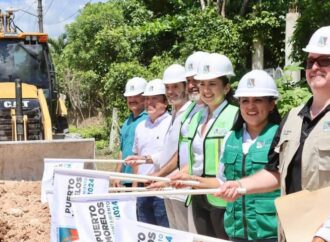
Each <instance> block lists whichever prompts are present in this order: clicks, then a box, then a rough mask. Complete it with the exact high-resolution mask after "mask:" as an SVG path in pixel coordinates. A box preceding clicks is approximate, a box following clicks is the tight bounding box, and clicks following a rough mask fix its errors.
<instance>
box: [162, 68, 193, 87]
mask: <svg viewBox="0 0 330 242" xmlns="http://www.w3.org/2000/svg"><path fill="white" fill-rule="evenodd" d="M186 81H187V79H186V76H185V69H184V67H183V66H182V65H179V64H173V65H170V66H169V67H167V68H166V69H165V71H164V75H163V83H164V84H172V83H179V82H186Z"/></svg>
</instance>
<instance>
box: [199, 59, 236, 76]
mask: <svg viewBox="0 0 330 242" xmlns="http://www.w3.org/2000/svg"><path fill="white" fill-rule="evenodd" d="M221 76H227V77H229V76H235V74H234V70H233V65H232V63H231V61H230V60H229V59H228V57H227V56H225V55H220V54H217V53H212V54H209V55H208V56H207V57H206V58H204V59H203V60H202V61H201V63H200V64H199V66H198V71H197V75H196V76H194V79H196V80H200V81H202V80H210V79H214V78H217V77H221Z"/></svg>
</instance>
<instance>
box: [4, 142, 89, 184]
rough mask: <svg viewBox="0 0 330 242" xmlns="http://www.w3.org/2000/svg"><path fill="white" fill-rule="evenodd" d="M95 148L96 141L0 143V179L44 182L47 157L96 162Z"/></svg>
mask: <svg viewBox="0 0 330 242" xmlns="http://www.w3.org/2000/svg"><path fill="white" fill-rule="evenodd" d="M94 148H95V141H94V139H71V140H69V139H63V140H50V141H44V140H37V141H14V142H0V154H1V155H0V180H19V181H20V180H29V181H31V180H41V178H42V174H43V170H44V158H83V159H94V157H95V149H94ZM88 165H89V167H85V168H89V169H92V168H93V165H92V164H88Z"/></svg>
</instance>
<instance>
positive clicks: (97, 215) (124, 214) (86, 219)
mask: <svg viewBox="0 0 330 242" xmlns="http://www.w3.org/2000/svg"><path fill="white" fill-rule="evenodd" d="M72 203H73V211H74V214H75V217H74V218H75V221H76V226H77V229H78V233H79V237H80V240H79V242H99V241H109V242H110V241H115V239H114V226H115V221H117V220H119V219H131V220H135V221H136V199H135V198H132V197H128V198H126V199H121V200H110V199H109V198H104V197H102V195H98V196H94V195H88V196H73V197H72ZM126 229H128V228H127V227H126ZM123 241H124V240H123Z"/></svg>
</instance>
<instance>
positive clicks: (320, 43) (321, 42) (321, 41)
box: [317, 36, 328, 47]
mask: <svg viewBox="0 0 330 242" xmlns="http://www.w3.org/2000/svg"><path fill="white" fill-rule="evenodd" d="M327 40H328V37H325V36H321V37H320V38H319V41H318V42H317V45H318V46H320V47H324V46H326V44H327Z"/></svg>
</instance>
